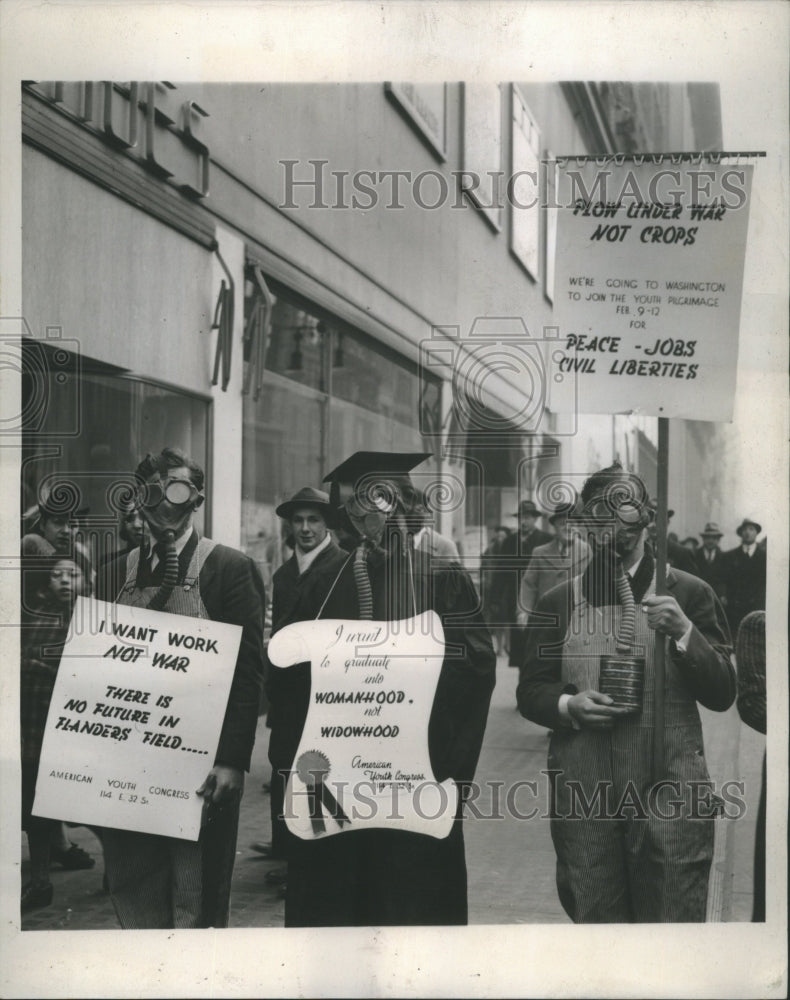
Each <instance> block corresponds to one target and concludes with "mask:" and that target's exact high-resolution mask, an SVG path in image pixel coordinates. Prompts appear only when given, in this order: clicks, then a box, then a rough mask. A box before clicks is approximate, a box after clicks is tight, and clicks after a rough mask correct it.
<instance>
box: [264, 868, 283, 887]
mask: <svg viewBox="0 0 790 1000" xmlns="http://www.w3.org/2000/svg"><path fill="white" fill-rule="evenodd" d="M287 879H288V869H287V868H274V869H273V870H272V871H270V872H266V874H265V875H264V876H263V881H264V882H265V883H266V884H267V885H278V886H279V885H285V883H286V880H287Z"/></svg>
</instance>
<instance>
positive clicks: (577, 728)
mask: <svg viewBox="0 0 790 1000" xmlns="http://www.w3.org/2000/svg"><path fill="white" fill-rule="evenodd" d="M582 504H583V506H584V517H585V520H586V523H587V525H588V537H589V540H590V544H591V545H592V547H593V553H594V554H593V558H592V560H591V562H590V564H589V565H588V567H587V569H586V570H585V572H584V574H583V576H581V577H577V578H576V579H575V580H573V581H571V582H570V583H568V584H565V585H563V586H561V587H556V588H555V589H554V590H552V591H550V592H549V593H548V594H547V595H546V596H545V597H544V598H543V600H542V601H539V602H538V606H537V612H538V614H539V615H540V616H541V617H540V620H539V621H538V620H536V622H535V624H534V625H528V641H527V651H526V656H525V661H524V664H523V666H522V669H521V673H520V677H519V685H518V691H517V697H518V703H519V707H520V709H521V712H522V714H523V715H524V716H525V717H526V718H528V719H531V720H532V721H533V722H537V723H540V724H541V725H543V726H547V727H548V728H550V729H552V730H553V733H552V737H551V744H550V747H549V756H548V769H549V773H550V774H552V775H553V776H554V777H553V779H551V780H552V783H551V835H552V840H553V842H554V848H555V851H556V853H557V889H558V892H559V896H560V901H561V903H562V905H563V907H564V909H565V911H566V912H567V913H568V915H569V916H570V917H571V919H572V920H573V921H574V922H575V923H626V922H649V923H659V922H667V921H673V922H675V921H680V922H701V921H704V920H705V912H706V902H707V891H708V877H709V872H710V865H711V862H712V859H713V824H712V822H711V820H712V817H713V815H714V814H715V802H714V800H713V799H712V798H711V799H710V800H709V801H707V802H705V801H703V800H702V799H701V798H700V796H699V791H700V789H701V788H704V787H705V783H706V782H707V783H709V780H710V779H709V776H708V772H707V768H706V765H705V758H704V752H703V747H702V727H701V723H700V718H699V713H698V710H697V702H700V703H701V704H703V705H704V706H705V707H706V708H709V709H711V710H713V711H719V712H723V711H725V710H726V709H727V708H729V706H730V705H731V704H732V703H733V701H734V699H735V693H736V682H735V671H734V669H733V665H732V662H731V654H732V645H731V641H730V636H729V632H728V629H727V624H726V621H725V618H724V612H723V610H722V608H721V606H720V604H719V602H718V601H717V599H716V596H715V594H714V593H713V591H712V590H711V588H710V587H709V586H708V585H707V584H706V583H704V582H703V581H702V580H699V579H697V577H694V576H691V575H689V574H687V573H684V572H682V570H675V569H672V568H670V569H669V570H668V571H667V587H666V590H667V592H666V594H662V595H658V594H656V593H655V563H654V559H653V555H652V552H651V551H650V549H649V547H648V546H646V544H645V535H646V530H645V529H646V527H647V524H648V522H649V519H650V518H651V517H652V511H651V510H650V508H649V506H648V503H647V495H646V492H645V489H644V485H643V483H642V481H641V480H640V479H639V478H638V477H637V476H635V475H633V474H629V473H626V472H624V470H623V469H622V467H621V466H620V465H619V464H617V463H616V464H615V465H613V466H611V467H610V468H608V469H603V470H601V471H600V472H597V473H594V474H593V475H592V476H590V478H589V479H588V480H587V482H586V483H585V485H584V488H583V489H582ZM547 619H548V623H547ZM656 633H659V634H660V635H659V636H657V635H656ZM664 637H668V647H669V648H668V652H667V663H666V699H665V720H664V741H665V773H664V774H662V775H659V776H658V778H659V779H664V778H666V779H668V780H667V781H663V783H662V784H660V785H659V786H656V788H653V775H652V773H651V766H650V765H651V751H652V731H653V726H654V717H653V683H654V681H653V678H654V655H655V647H656V642H657V641H662V642H667V639H665V638H664ZM613 656H620V657H621V659H620V660H619V662H620V665H621V666H620V669H621V670H622V671H623V673H625V674H626V675H627V682H626V683H627V684H628V691H629V693H632V692H633V691H634V690H635V689H636V690H638V677H639V676H640V674H641V677H642V680H643V684H644V693H643V696H642V700H641V708H640V709H639V710H638V711H631V710H629V709H628V708H627V707H625V706H624V705H622V704H618V703H615V701H614V699H613V698H612V697H611V696H610V695H609V694H606V693H604V692H603V691H602V687H603V686H604V682H603V679H602V677H601V660H602V659H603V658H604V657H613ZM622 657H625V659H623V658H622ZM635 657H641V658H643V663H641V664H640V663H639V660H637V661H636V663H634V662H633V659H634V658H635ZM628 658H631V661H632V663H631V666H630V668H629V664H628ZM623 664H625V666H623ZM636 668H641V669H636ZM621 677H622V674H621ZM620 683H622V680H621V682H620Z"/></svg>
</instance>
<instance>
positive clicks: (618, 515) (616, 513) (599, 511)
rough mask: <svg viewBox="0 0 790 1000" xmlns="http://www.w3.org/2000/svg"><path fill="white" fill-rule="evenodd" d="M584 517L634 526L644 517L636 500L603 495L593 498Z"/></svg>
mask: <svg viewBox="0 0 790 1000" xmlns="http://www.w3.org/2000/svg"><path fill="white" fill-rule="evenodd" d="M583 516H584V519H585V520H587V521H603V522H606V521H614V520H615V519H616V520H618V521H620V523H621V524H625V525H628V526H633V525H636V524H638V523H639V522H640V521H641V519H642V510H641V508H640V506H639V504H637V503H636V501H634V500H632V499H630V498H627V497H617V496H612V497H601V498H599V499H597V500H593V501H592V502H591V503H589V504H588V505H587V506H586V507H585V508H584V515H583Z"/></svg>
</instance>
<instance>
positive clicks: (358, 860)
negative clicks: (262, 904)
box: [285, 820, 468, 927]
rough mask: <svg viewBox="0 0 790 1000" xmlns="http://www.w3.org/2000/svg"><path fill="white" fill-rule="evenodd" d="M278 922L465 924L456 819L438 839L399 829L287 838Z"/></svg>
mask: <svg viewBox="0 0 790 1000" xmlns="http://www.w3.org/2000/svg"><path fill="white" fill-rule="evenodd" d="M294 841H295V847H294V849H293V851H292V852H291V854H290V856H289V863H288V894H287V897H286V901H285V926H286V927H371V926H374V927H380V926H398V925H400V926H417V925H429V924H430V925H442V924H466V923H467V922H468V910H467V898H466V860H465V857H464V837H463V827H462V820H456V821H455V823H454V824H453V828H452V830H451V832H450V834H449V836H447V837H446V838H445V839H443V840H437V839H436V838H435V837H429V836H426V835H425V834H418V833H409V832H407V831H404V830H359V831H355V832H351V833H339V834H334V835H333V836H329V837H324V838H321V839H319V840H314V841H307V840H300V839H299V838H297V837H295V838H294Z"/></svg>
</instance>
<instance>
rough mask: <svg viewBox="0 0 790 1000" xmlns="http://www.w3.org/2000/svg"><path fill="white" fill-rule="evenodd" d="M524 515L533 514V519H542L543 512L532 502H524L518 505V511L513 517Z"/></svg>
mask: <svg viewBox="0 0 790 1000" xmlns="http://www.w3.org/2000/svg"><path fill="white" fill-rule="evenodd" d="M523 514H531V515H532V516H533V517H542V516H543V511H542V510H538V508H537V507H536V506H535V503H534V501H532V500H522V501H521V503H520V504H519V505H518V510H517V511H514V512H513V517H521V516H522V515H523Z"/></svg>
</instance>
